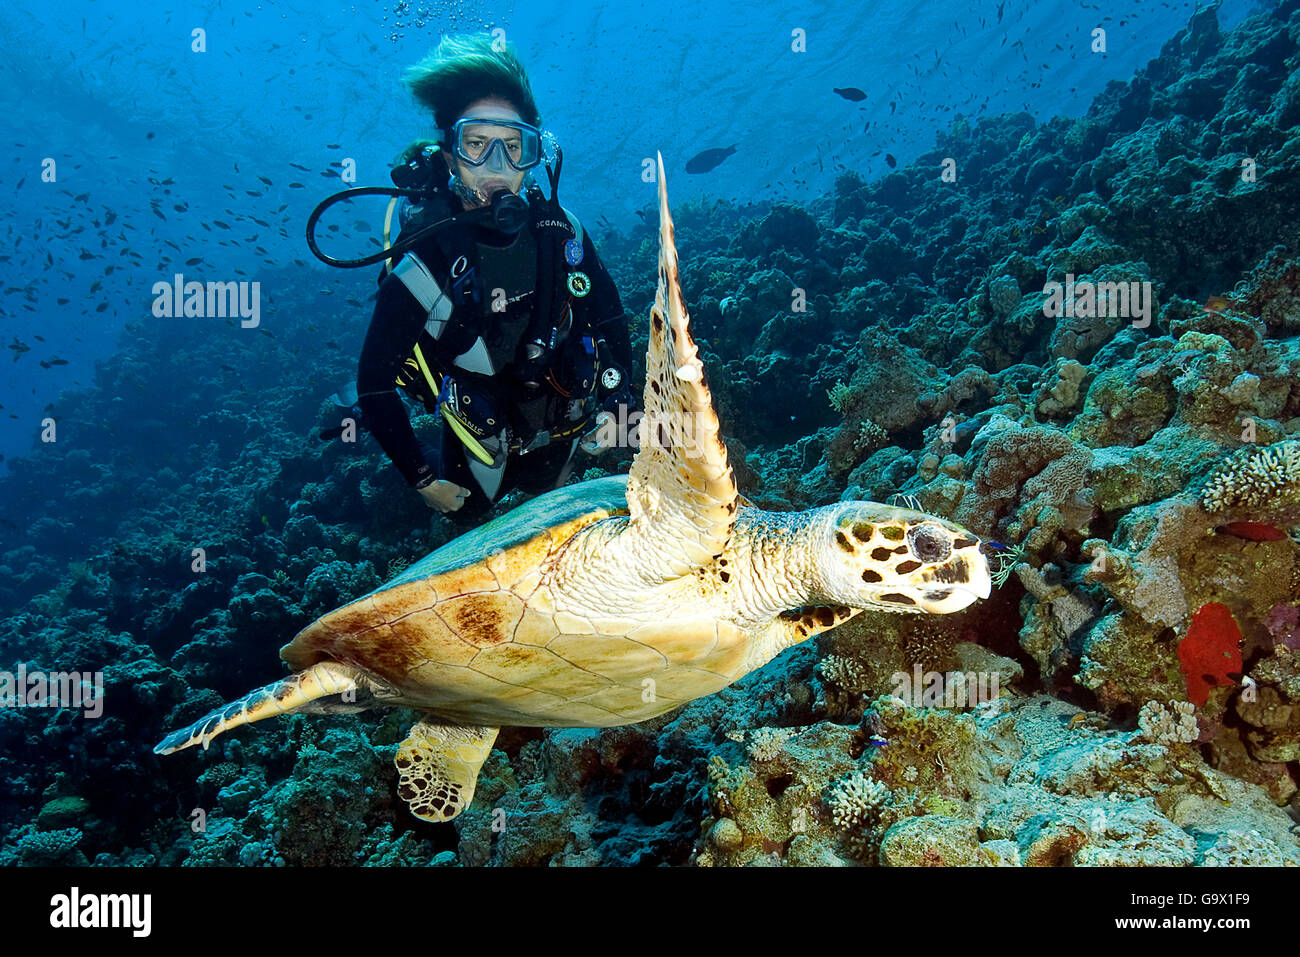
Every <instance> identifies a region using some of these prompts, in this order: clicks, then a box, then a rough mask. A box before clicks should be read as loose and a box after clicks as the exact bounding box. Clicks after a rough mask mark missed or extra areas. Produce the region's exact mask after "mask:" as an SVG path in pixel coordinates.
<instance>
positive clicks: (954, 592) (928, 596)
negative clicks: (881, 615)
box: [916, 548, 993, 615]
mask: <svg viewBox="0 0 1300 957" xmlns="http://www.w3.org/2000/svg"><path fill="white" fill-rule="evenodd" d="M935 577H936V578H938V579H940V581H942V582H945V584H939V583H934V584H929V585H923V586H921V587H920V589H919V594H918V595H917V601H916V604H917V606H918V607H919V608H920V609H921V610H922V611H925V612H927V613H929V614H931V615H950V614H952V613H953V612H955V611H961V610H962V609H963V608H966V607H967V606H969V605H973V604H974V603H975V602H977V601H979V600H980V599H981V598H988V597H989V595H991V594H992V593H993V575H992V573H991V572H990V571H989V562H988V559H987V558H985V557H984V554H983V553H982V552H981V551H980V550H979V549H978V548H967V549H963V550H961V551H959V552H955V553H954V554H953V556H952V558H950V559H949V560H948V561H947V562H945V563H944V564H943V565H942V566H941V574H939V575H936V576H935Z"/></svg>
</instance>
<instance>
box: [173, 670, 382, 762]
mask: <svg viewBox="0 0 1300 957" xmlns="http://www.w3.org/2000/svg"><path fill="white" fill-rule="evenodd" d="M369 684H370V682H368V681H367V680H366V678H365V675H364V674H363V673H362V671H361V669H360V668H356V667H354V666H352V665H348V664H344V663H343V662H341V661H321V662H318V663H317V664H314V665H312V666H311V667H310V668H307V669H305V670H303V671H300V672H298V673H297V674H294V675H290V676H289V677H287V678H284V679H283V680H281V681H275V682H272V683H271V684H269V685H266V686H265V687H262V688H258V689H256V690H255V691H250V692H249V693H248V694H246V695H244V696H243V697H242V698H240V699H239V700H238V701H232V702H231V703H230V704H228V705H224V706H223V707H220V708H218V709H217V710H216V711H210V712H208V713H207V714H205V715H204V716H203V717H201V718H199V720H198V721H195V722H194V723H193V724H192V725H190V726H189V727H188V728H182V729H181V730H180V731H173V732H172V733H171V734H169V735H167V737H165V738H163V739H162V741H160V742H158V744H157V745H156V746H155V747H154V749H153V753H154V754H171V753H172V752H173V751H180V750H182V749H184V748H188V747H190V746H192V745H195V744H202V745H203V748H204V750H207V747H208V743H209V742H210V741H211V740H212V739H213V738H215V737H216V736H217V735H219V734H221V732H223V731H229V730H230V729H231V728H237V727H239V726H240V725H241V724H251V723H253V722H254V721H261V720H262V719H263V718H273V717H275V716H276V715H281V714H288V713H290V712H291V711H302V710H309V708H308V706H310V705H312V704H313V703H317V702H320V701H321V699H322V698H327V697H329V696H331V695H348V694H351V695H356V694H357V692H358V690H359V687H361V688H364V687H366V686H368V685H369ZM354 700H355V698H354ZM322 704H323V702H322ZM318 707H319V705H318ZM347 710H355V706H353V707H348V708H347Z"/></svg>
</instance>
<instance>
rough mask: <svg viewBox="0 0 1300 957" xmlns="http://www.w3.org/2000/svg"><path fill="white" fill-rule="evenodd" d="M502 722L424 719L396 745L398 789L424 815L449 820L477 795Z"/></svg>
mask: <svg viewBox="0 0 1300 957" xmlns="http://www.w3.org/2000/svg"><path fill="white" fill-rule="evenodd" d="M499 730H501V729H500V728H467V727H462V726H460V725H454V724H435V723H434V722H433V721H430V720H427V719H426V720H423V721H420V722H419V723H418V724H416V725H415V727H413V728H411V733H410V734H409V735H407V738H406V740H405V741H403V742H402V743H401V744H400V745H399V746H398V748H397V756H396V757H395V758H394V759H393V760H394V763H395V764H396V765H397V775H398V782H397V793H398V794H400V795H401V796H402V800H404V801H405V802H406V803H407V804H408V805H409V806H410V808H411V813H412V814H414V815H415V816H416V817H418V818H420V819H421V820H424V821H433V822H435V823H441V822H442V821H450V820H451V819H452V818H453V817H455V816H456V815H457V814H459V813H460V812H461V811H463V810H465V808H467V807H469V805H470V802H471V801H473V800H474V786H475V785H476V784H477V783H478V772H479V769H480V768H482V767H483V762H484V761H486V760H487V758H488V755H489V754H491V753H492V742H494V741H496V739H497V732H498V731H499Z"/></svg>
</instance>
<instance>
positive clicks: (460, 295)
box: [309, 36, 633, 519]
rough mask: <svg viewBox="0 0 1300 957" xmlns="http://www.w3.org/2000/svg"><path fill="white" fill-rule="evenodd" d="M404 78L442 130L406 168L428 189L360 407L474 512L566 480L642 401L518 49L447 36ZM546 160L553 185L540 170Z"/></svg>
mask: <svg viewBox="0 0 1300 957" xmlns="http://www.w3.org/2000/svg"><path fill="white" fill-rule="evenodd" d="M404 79H405V82H406V84H407V86H408V87H409V88H410V89H411V91H412V93H413V94H414V96H415V97H416V99H417V100H418V101H419V102H420V103H421V104H423V105H424V106H426V107H428V108H430V109H431V110H432V111H433V114H434V120H435V123H436V125H437V129H438V134H439V138H438V139H437V140H436V141H432V142H430V141H417V142H416V143H413V144H412V145H411V146H409V147H407V149H406V150H405V151H404V153H403V155H402V162H401V163H399V165H398V167H397V168H396V169H394V171H393V181H394V183H396V184H397V185H398V186H399V187H410V186H414V187H418V188H419V190H420V192H419V193H417V194H415V195H416V196H417V197H418V200H416V201H408V204H407V205H406V207H405V208H404V209H403V210H402V214H401V221H402V231H401V233H400V234H399V236H398V240H397V242H396V243H395V244H394V247H393V248H394V249H396V248H401V247H405V251H404V252H402V253H401V254H400V257H396V256H395V257H393V258H392V260H391V261H389V262H387V263H385V266H384V271H383V272H382V273H381V275H380V277H379V292H378V296H377V300H376V303H375V310H374V314H373V316H372V318H371V320H370V326H369V329H368V331H367V333H366V337H365V343H364V345H363V347H362V350H361V358H360V363H359V368H358V372H357V383H356V410H357V411H359V413H360V416H361V421H362V422H363V424H364V425H365V427H366V428H367V429H369V431H370V432H371V434H372V435H374V437H375V439H376V440H377V441H378V442H379V444H380V446H381V447H382V448H383V450H384V452H385V453H387V455H388V457H389V459H391V460H392V463H393V465H394V466H396V468H397V469H398V471H399V472H401V474H402V476H403V477H404V478H405V479H406V481H407V482H408V483H409V484H410V485H411V486H412V487H413V488H414V489H415V490H416V491H417V492H418V493H419V494H420V495H421V496H422V497H423V499H424V501H425V502H426V503H427V504H428V505H429V506H430V507H431V508H434V509H436V510H438V511H440V512H460V515H459V516H458V517H461V518H466V519H469V518H472V517H474V516H475V515H478V514H480V513H481V512H483V511H485V510H486V509H487V508H488V507H489V506H491V505H492V504H493V503H494V502H496V501H498V500H499V499H500V498H501V497H502V496H503V495H504V494H505V493H506V492H508V491H510V490H511V489H515V488H518V489H522V490H524V491H527V492H541V491H545V490H546V489H549V488H554V487H558V486H559V485H562V484H563V483H564V481H565V479H566V478H567V477H568V474H569V471H570V469H571V467H572V462H573V457H574V454H575V451H576V450H577V448H578V446H579V443H580V442H581V443H582V447H583V448H584V449H585V450H586V451H589V452H592V453H593V454H594V453H596V452H598V451H601V450H602V449H603V448H606V447H609V446H610V445H611V444H612V441H611V437H612V435H613V433H614V430H613V429H610V428H608V427H605V428H601V427H600V426H602V425H605V424H606V423H607V421H608V420H607V419H606V416H609V415H613V414H614V413H615V410H616V409H617V407H618V405H619V404H620V403H622V404H625V405H629V406H630V405H631V404H632V401H633V396H632V393H631V391H630V389H629V382H628V373H629V370H630V367H631V362H630V359H631V357H630V345H629V341H628V321H627V317H626V316H625V315H624V312H623V306H622V302H621V301H620V299H619V295H618V290H617V289H616V288H615V286H614V282H613V280H612V279H611V278H610V276H609V273H608V272H606V270H605V267H604V266H603V265H602V264H601V261H600V258H599V257H598V256H597V254H596V250H595V247H594V246H593V244H592V240H591V236H590V235H589V234H587V233H586V232H585V231H584V230H583V228H582V225H581V223H580V222H579V221H578V219H577V217H575V216H574V215H573V214H572V213H571V212H569V211H568V210H567V209H564V208H563V207H562V206H560V204H559V201H558V198H557V196H556V187H557V185H558V181H559V172H560V165H561V162H562V154H560V151H559V149H558V147H557V146H555V145H554V143H553V140H551V138H550V134H548V133H544V132H543V131H542V130H541V116H540V114H539V112H538V109H537V105H536V103H535V102H534V100H533V94H532V90H531V87H530V84H529V82H528V78H527V76H526V74H525V73H524V69H523V66H522V64H521V63H520V62H519V60H518V58H517V56H516V55H515V54H514V52H513V50H511V49H509V48H507V49H505V50H503V51H500V52H498V51H496V50H494V49H493V48H492V41H491V39H490V38H488V37H452V36H449V37H444V38H443V40H442V41H441V43H440V44H439V45H438V47H437V48H436V49H435V50H434V52H433V53H432V54H431V55H430V56H429V57H427V58H426V59H424V60H423V61H421V62H420V63H419V64H418V65H416V66H415V67H412V68H411V69H409V70H408V71H407V73H406V76H405V77H404ZM552 155H553V156H554V159H555V162H554V165H552V164H551V162H550V159H551V156H552ZM544 161H546V163H547V165H546V172H547V175H548V177H549V179H550V186H551V193H550V196H549V197H547V196H545V195H544V194H543V193H542V191H541V190H540V189H539V188H538V186H537V184H536V182H535V181H534V180H533V179H532V175H531V171H532V170H534V169H536V168H537V167H538V166H539V165H541V164H542V163H543V162H544ZM390 212H391V207H390ZM466 220H468V222H466ZM431 223H432V224H434V225H433V226H430V225H429V224H431ZM435 227H436V228H435ZM309 237H310V225H309ZM411 240H414V241H413V242H412V241H411ZM309 242H311V240H310V238H309ZM313 251H315V250H314V249H313ZM318 255H319V254H318ZM380 255H383V254H380ZM356 262H360V261H356ZM336 264H341V263H336ZM354 264H355V263H354ZM398 387H400V388H402V389H403V391H404V392H406V393H407V394H408V395H409V396H411V397H412V398H414V399H416V400H417V401H419V402H421V403H422V404H423V405H424V406H425V408H426V409H428V410H429V411H430V412H431V413H434V414H436V415H438V416H439V417H440V418H441V419H442V422H443V428H442V441H441V447H440V448H433V447H431V446H428V445H426V444H423V443H421V442H420V441H418V440H417V438H416V435H415V433H414V431H413V429H412V427H411V423H410V420H409V418H408V416H407V412H406V407H405V406H404V405H403V402H402V399H401V398H400V397H399V396H398V393H397V388H398Z"/></svg>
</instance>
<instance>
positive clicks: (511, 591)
mask: <svg viewBox="0 0 1300 957" xmlns="http://www.w3.org/2000/svg"><path fill="white" fill-rule="evenodd" d="M658 174H659V287H658V291H657V293H656V295H655V303H654V306H653V307H652V309H651V312H650V345H649V350H648V352H647V355H646V385H645V418H644V420H643V421H642V423H641V432H640V435H641V437H642V441H641V442H640V447H639V449H638V451H637V454H636V457H635V459H634V461H633V463H632V467H631V471H630V473H629V474H628V475H626V476H614V477H609V478H600V479H595V480H592V481H587V482H581V483H578V484H574V485H569V486H566V487H564V488H559V489H556V490H554V491H552V492H549V493H547V494H544V495H541V496H538V497H537V498H535V499H533V500H532V501H530V502H528V503H526V504H524V505H522V506H520V507H518V508H516V509H514V510H513V511H511V512H509V513H508V514H506V515H503V516H501V517H500V518H497V519H496V520H494V521H492V522H489V523H487V524H486V525H483V526H482V527H480V528H477V529H475V530H474V531H471V532H469V533H467V534H465V535H462V536H461V537H459V538H457V539H455V540H454V541H451V542H449V543H448V544H446V545H444V546H443V547H442V548H439V549H437V550H436V551H434V552H432V553H431V554H429V555H428V556H426V557H425V558H424V559H422V560H421V561H420V562H418V563H416V564H414V565H412V566H411V567H409V568H408V569H406V570H405V571H404V572H403V573H401V574H400V575H398V576H397V577H396V578H394V579H393V580H392V581H390V582H388V583H386V584H384V585H382V586H380V587H379V588H378V589H376V590H375V591H373V592H371V593H370V594H368V595H366V596H365V597H363V598H359V599H357V600H356V601H353V602H351V603H350V604H347V605H344V606H343V607H342V608H339V609H337V610H336V611H332V612H330V613H329V614H327V615H325V616H323V617H321V618H320V619H318V620H317V621H315V622H314V623H312V624H311V625H309V626H307V627H306V628H305V629H303V630H302V631H301V632H300V633H299V634H298V635H297V637H295V638H294V639H293V640H292V641H291V642H289V644H287V645H285V646H284V648H282V649H281V651H280V657H281V658H283V659H284V660H285V661H286V662H287V663H288V665H289V667H290V668H291V669H293V671H294V673H293V674H292V675H290V676H289V677H287V678H284V679H283V680H280V681H276V682H274V683H272V684H269V685H267V686H265V687H263V688H259V689H257V690H255V691H253V692H251V693H249V694H247V695H245V696H244V697H243V698H241V699H240V700H238V701H236V702H234V703H233V704H230V705H227V706H225V707H223V708H220V709H218V710H216V711H213V712H212V713H210V714H208V715H206V716H205V717H203V718H200V719H199V720H198V721H197V722H195V723H194V724H193V725H191V726H190V727H188V728H186V729H184V730H181V731H177V732H175V733H173V734H171V735H168V737H167V738H165V739H164V740H163V741H162V742H161V743H160V744H159V745H158V746H157V747H156V748H155V749H154V750H155V751H156V752H157V753H159V754H168V753H171V752H172V751H178V750H180V749H182V748H187V747H189V746H191V745H194V744H202V745H203V746H204V747H205V748H206V747H207V746H208V742H210V741H211V740H212V739H213V738H214V737H216V735H218V734H220V733H221V732H223V731H227V730H229V729H230V728H233V727H237V726H239V725H242V724H247V723H249V722H252V721H260V720H261V719H263V718H268V717H271V716H273V715H279V714H286V713H288V712H335V711H360V710H364V709H366V708H371V707H380V706H389V707H405V708H414V709H417V710H418V711H421V712H423V715H422V717H421V719H420V720H419V722H418V723H417V724H416V725H415V726H414V728H413V729H412V730H411V733H410V736H409V737H407V738H406V740H405V741H404V742H403V743H402V744H401V745H400V747H399V748H398V751H397V756H396V763H397V768H398V775H399V791H400V793H401V795H402V797H403V798H404V799H405V800H406V802H407V803H408V804H409V805H410V809H411V811H412V813H413V814H414V815H415V816H416V817H419V818H423V819H425V820H429V821H447V820H450V819H451V818H453V817H455V816H456V815H457V814H459V813H460V812H461V811H462V810H463V809H464V808H465V807H467V806H468V805H469V803H470V801H471V800H472V799H473V797H474V786H475V782H476V780H477V778H478V772H479V768H480V767H481V766H482V764H483V762H484V760H486V758H487V756H488V754H489V753H490V751H491V749H492V743H493V741H495V739H496V736H497V731H498V730H499V729H500V728H501V727H502V726H506V725H516V726H528V727H587V728H590V727H610V726H615V725H622V724H631V723H633V722H637V721H644V720H646V719H648V718H652V717H655V716H656V715H660V714H663V713H664V712H666V711H669V710H671V709H673V708H676V707H679V706H681V705H683V704H685V703H686V702H688V701H691V700H694V699H695V698H700V697H703V696H705V695H709V694H713V693H714V692H716V691H719V690H721V689H722V688H725V687H726V686H727V685H729V684H731V683H732V682H734V681H736V680H737V679H738V678H740V677H742V676H743V675H746V674H748V673H749V672H751V671H753V670H754V669H755V668H758V667H761V666H762V665H764V664H766V663H767V662H768V661H770V660H772V658H774V657H775V656H776V655H777V654H779V653H780V652H781V651H782V650H783V649H785V648H788V647H790V646H791V645H794V644H796V643H798V642H800V641H803V640H804V639H806V638H808V637H809V636H811V635H815V634H818V633H819V632H822V631H825V630H827V629H828V628H832V627H834V626H835V625H837V624H839V623H840V622H842V621H845V620H846V619H848V618H851V617H852V616H854V615H856V614H857V613H858V612H859V611H861V610H862V609H866V608H874V609H883V610H886V611H893V612H929V613H931V614H946V613H948V612H955V611H958V610H960V609H962V608H965V607H966V606H967V605H969V604H971V603H972V602H974V601H975V600H976V599H978V598H987V597H988V595H989V591H990V586H991V582H990V573H989V564H988V561H987V559H986V558H985V556H984V554H983V551H982V549H981V542H980V540H979V539H978V538H977V537H976V536H975V535H972V534H971V533H969V532H967V531H966V530H965V529H962V528H959V527H957V526H955V525H953V524H952V523H950V522H946V521H943V520H941V519H938V518H935V517H933V516H930V515H926V514H924V513H921V512H917V511H913V510H911V509H905V508H896V507H892V506H888V505H881V504H878V503H874V502H861V501H848V502H839V503H838V504H835V505H827V506H824V507H822V508H816V509H811V510H809V511H804V512H768V511H763V510H762V509H759V508H756V507H754V506H753V505H751V504H750V503H749V502H748V501H747V500H746V499H744V498H742V497H741V496H740V495H739V494H738V493H737V491H736V484H735V480H734V478H733V476H732V471H731V468H730V467H729V466H728V464H727V450H726V447H725V446H724V445H723V442H722V438H721V435H720V433H719V427H718V420H717V416H716V415H715V413H714V409H713V404H712V401H711V399H710V394H709V387H708V383H707V380H706V378H705V375H704V366H703V364H702V363H701V361H700V357H699V353H698V350H697V349H696V346H695V342H694V340H693V339H692V338H691V333H690V330H689V325H688V322H689V317H688V316H687V312H686V307H685V304H684V302H683V300H682V292H681V287H680V285H679V280H678V271H677V250H676V247H675V245H674V243H673V223H672V219H671V217H670V215H669V212H668V196H667V191H666V185H665V179H664V168H663V159H662V157H660V158H659V165H658Z"/></svg>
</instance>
